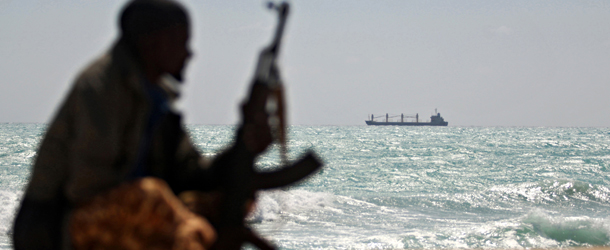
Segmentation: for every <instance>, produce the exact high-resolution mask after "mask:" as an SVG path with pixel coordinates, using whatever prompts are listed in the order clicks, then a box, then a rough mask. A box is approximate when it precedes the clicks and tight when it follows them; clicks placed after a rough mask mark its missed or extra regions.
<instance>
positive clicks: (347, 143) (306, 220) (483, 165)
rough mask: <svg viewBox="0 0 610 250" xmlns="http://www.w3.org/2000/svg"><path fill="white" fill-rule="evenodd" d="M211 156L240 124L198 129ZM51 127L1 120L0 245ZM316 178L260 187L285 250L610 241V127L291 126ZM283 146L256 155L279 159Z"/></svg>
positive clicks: (295, 148) (198, 140) (260, 228)
mask: <svg viewBox="0 0 610 250" xmlns="http://www.w3.org/2000/svg"><path fill="white" fill-rule="evenodd" d="M188 128H189V131H190V133H191V135H192V137H193V141H194V143H195V144H196V145H197V146H198V147H199V148H200V149H201V150H202V151H203V152H204V153H205V155H207V156H210V157H213V155H214V154H215V153H216V152H218V151H219V150H221V149H222V147H223V146H225V145H226V144H227V143H228V142H229V141H230V140H231V138H232V137H231V134H232V131H233V129H234V127H232V126H208V125H191V126H189V127H188ZM44 129H45V125H43V124H0V202H1V203H2V205H1V206H0V249H11V246H10V240H9V238H10V237H9V236H8V235H7V234H10V228H11V226H10V225H11V222H12V220H13V217H14V212H15V209H16V207H17V205H18V203H19V200H20V199H21V195H22V193H23V191H22V190H23V188H24V186H25V185H26V184H27V178H28V176H29V173H30V167H31V162H32V160H33V159H34V158H35V156H36V153H35V152H36V147H37V145H38V143H39V140H40V138H41V136H42V134H43V133H44ZM289 136H290V137H289V139H290V141H289V146H290V157H291V158H292V159H295V158H297V157H298V155H299V154H301V153H303V152H304V151H306V150H308V149H313V150H315V151H316V152H317V153H318V154H319V155H320V157H321V158H322V159H323V160H324V161H325V163H326V165H325V167H324V169H323V170H322V171H321V172H319V173H318V174H317V175H315V176H314V177H313V178H310V179H308V180H307V181H305V182H303V183H301V184H299V185H297V186H294V187H292V188H288V189H283V190H275V191H270V192H265V193H261V194H260V195H259V198H258V205H257V209H256V211H255V212H254V213H253V214H252V215H251V216H250V218H249V222H250V223H251V225H252V227H253V228H254V229H255V230H256V231H257V232H259V233H260V234H261V235H263V236H264V237H266V238H267V239H270V240H271V241H272V242H273V243H274V244H275V245H277V246H278V247H279V248H280V249H406V248H428V249H429V248H446V249H449V248H451V249H454V248H467V249H471V248H492V249H493V248H511V249H515V248H551V247H571V246H599V245H610V128H529V127H367V126H292V127H291V128H290V134H289ZM278 159H279V157H278V154H277V150H274V149H272V150H270V152H269V153H268V154H266V155H264V156H262V157H261V158H260V159H259V161H258V167H259V168H260V169H261V170H263V171H264V170H269V169H273V168H274V167H276V166H277V163H278V162H279V160H278Z"/></svg>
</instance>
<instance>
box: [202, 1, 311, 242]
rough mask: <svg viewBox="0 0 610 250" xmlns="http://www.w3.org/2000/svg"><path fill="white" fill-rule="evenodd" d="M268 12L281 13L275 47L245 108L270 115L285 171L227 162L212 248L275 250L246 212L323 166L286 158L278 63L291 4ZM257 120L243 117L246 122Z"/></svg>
mask: <svg viewBox="0 0 610 250" xmlns="http://www.w3.org/2000/svg"><path fill="white" fill-rule="evenodd" d="M269 8H271V9H274V10H276V11H277V13H278V17H279V22H278V26H277V29H276V31H275V36H274V38H273V40H272V41H271V44H270V45H269V46H267V47H265V48H264V49H263V50H262V51H261V53H260V55H259V59H258V65H257V67H256V72H255V75H254V79H253V83H252V86H251V89H250V96H249V97H248V100H247V101H246V102H245V104H244V106H243V107H242V108H244V116H247V115H248V114H251V113H252V112H245V110H246V109H258V110H267V114H268V115H269V123H270V125H271V127H272V132H273V133H274V134H275V135H274V138H275V140H276V141H277V142H278V143H279V145H280V158H281V164H282V165H283V167H282V168H280V169H278V170H275V171H271V172H258V171H256V170H255V167H254V161H253V160H252V159H250V160H249V159H242V158H239V159H227V161H230V162H231V164H228V165H229V166H230V167H229V168H230V169H229V170H228V174H227V179H226V180H225V181H224V183H225V184H224V185H225V186H224V188H223V189H224V198H223V199H222V201H221V205H220V210H221V211H220V218H219V220H218V222H217V223H214V222H213V224H215V227H216V229H217V231H218V240H217V241H216V243H215V244H214V246H213V247H212V248H213V249H223V250H224V249H230V250H237V249H240V248H241V246H242V244H243V243H245V242H250V243H252V244H253V245H254V246H256V247H258V248H259V249H262V250H272V249H275V248H274V247H273V246H271V245H270V244H269V243H268V242H267V241H265V240H264V239H262V238H261V237H259V236H258V235H256V234H255V232H253V231H252V230H250V229H249V228H248V227H247V226H246V225H245V217H246V216H247V211H246V209H245V207H247V204H248V203H249V202H250V201H252V200H253V199H254V197H255V194H256V192H257V191H259V190H266V189H274V188H281V187H286V186H289V185H291V184H295V183H297V182H299V181H301V180H303V179H304V178H305V177H307V176H309V175H311V174H313V173H314V172H316V171H317V170H318V169H319V168H320V167H321V166H322V163H321V161H320V160H318V158H317V156H316V155H315V153H314V152H313V151H308V152H307V153H305V155H304V156H302V157H301V159H300V160H297V161H296V162H293V163H292V164H289V163H288V159H287V156H286V153H287V149H286V123H285V117H286V115H285V109H284V94H283V93H284V89H283V84H282V81H281V78H280V72H279V69H278V67H277V64H276V59H277V57H278V54H279V51H280V43H281V39H282V34H283V32H284V26H285V24H286V18H287V17H288V13H289V5H288V3H286V2H282V3H280V4H273V3H269ZM248 119H255V118H252V117H244V120H248Z"/></svg>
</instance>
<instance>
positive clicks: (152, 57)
mask: <svg viewBox="0 0 610 250" xmlns="http://www.w3.org/2000/svg"><path fill="white" fill-rule="evenodd" d="M189 30H190V24H189V18H188V15H187V12H186V10H185V9H184V8H183V7H182V6H181V5H180V4H177V3H176V2H173V1H170V0H136V1H132V2H129V3H128V4H127V5H126V7H125V8H124V9H123V10H122V13H121V16H120V31H121V34H120V38H119V39H118V41H117V42H116V43H115V44H114V45H113V46H112V48H111V49H110V50H109V51H108V52H107V53H106V54H105V55H103V56H101V57H100V58H98V59H97V60H95V61H94V62H93V63H92V64H91V65H89V66H88V67H86V68H85V70H84V71H83V72H82V73H80V75H79V76H78V77H77V79H76V81H75V83H74V85H73V86H72V88H71V90H70V91H69V93H68V95H67V97H66V99H65V100H64V101H63V103H62V104H61V105H60V107H59V109H58V111H57V113H56V114H55V117H54V118H53V120H52V121H51V123H50V124H49V126H48V128H47V131H46V134H45V136H44V139H43V140H42V143H41V144H40V148H39V150H38V154H37V157H36V160H35V162H34V166H33V171H32V175H31V179H30V182H29V185H28V186H27V190H26V192H25V195H24V197H23V200H22V203H21V207H20V210H19V212H18V215H17V217H16V220H15V225H14V231H13V239H14V247H15V249H16V250H21V249H60V248H61V249H69V248H72V247H74V244H76V243H75V242H76V241H78V242H80V243H79V244H81V243H82V244H84V245H82V244H81V245H79V246H78V247H87V245H86V244H94V245H95V246H97V247H104V246H105V245H104V244H117V245H108V246H105V247H107V248H114V247H121V246H122V245H120V244H123V243H121V242H117V241H115V242H113V241H112V240H110V241H108V242H106V243H104V242H96V241H94V242H93V243H91V242H90V241H87V239H85V238H86V237H85V236H83V237H85V238H83V237H81V238H78V239H76V241H75V239H74V237H73V236H71V233H72V234H75V233H76V234H78V233H81V234H85V233H86V232H84V231H87V229H86V228H85V229H83V225H85V227H88V226H87V223H89V222H88V221H89V219H90V218H88V217H87V216H88V214H90V213H89V212H87V211H97V212H99V213H100V214H106V216H107V215H108V214H110V213H109V212H108V211H114V210H112V209H114V208H115V207H118V208H121V207H131V210H133V211H131V213H133V214H135V215H139V214H142V210H145V209H146V206H143V205H142V204H144V203H146V202H152V203H154V204H156V205H155V208H159V209H158V210H159V211H161V210H162V211H161V212H158V211H157V210H154V211H152V212H151V213H152V215H151V216H153V217H154V216H163V215H166V214H165V213H163V211H165V210H163V209H161V208H164V209H166V210H167V209H169V210H171V212H170V213H169V215H167V216H169V217H167V218H165V219H166V220H168V221H170V222H171V223H174V222H175V223H176V225H173V224H172V225H171V226H169V227H168V228H169V229H167V230H170V231H171V230H174V232H165V231H163V232H157V233H158V234H165V235H166V236H167V235H170V236H169V238H168V239H167V240H166V241H165V242H161V243H155V244H167V246H171V247H172V248H174V249H197V247H199V246H201V247H207V246H209V244H210V243H211V242H212V241H213V240H214V237H215V235H214V231H213V230H212V229H211V227H210V225H209V224H208V223H207V222H206V221H205V220H203V219H201V218H195V219H193V217H192V215H190V214H188V212H185V211H184V209H182V208H181V207H180V206H178V205H176V199H175V196H174V194H178V193H180V192H182V191H185V190H209V189H213V188H215V187H217V186H218V185H219V183H220V182H222V181H223V180H224V178H226V175H227V173H225V172H226V171H225V170H224V169H225V168H223V164H225V162H226V161H223V160H222V159H240V162H245V163H252V162H253V161H254V158H255V157H256V156H257V155H258V154H259V153H260V152H262V151H264V150H265V149H266V148H267V146H268V145H269V144H270V143H271V135H270V131H269V126H268V124H267V115H266V114H265V112H264V110H262V109H244V110H248V111H247V113H245V114H243V117H244V120H243V121H242V123H241V126H240V128H239V129H238V131H237V133H236V137H235V141H234V142H233V144H232V145H230V146H229V147H228V148H227V150H225V151H224V152H223V153H221V154H220V155H219V156H218V157H217V160H214V161H206V159H204V158H202V156H201V154H200V153H198V151H197V150H196V148H195V147H194V146H193V144H192V143H191V141H190V139H189V137H188V135H187V134H186V133H185V131H184V129H183V125H182V123H181V121H180V115H179V114H178V113H177V112H176V111H175V110H174V108H173V103H174V101H175V100H176V99H177V98H178V96H179V93H178V92H177V90H176V89H177V88H176V84H179V83H178V82H179V81H182V75H183V70H184V68H185V65H186V63H187V61H188V59H189V57H190V56H191V51H190V49H189V36H190V32H189ZM151 177H153V178H151ZM165 183H167V185H166V184H165ZM170 189H171V192H170V191H169V190H170ZM134 193H135V194H139V196H138V197H140V198H141V199H140V200H138V202H141V203H142V204H135V203H134V202H136V201H135V200H137V199H132V198H130V196H129V194H134ZM142 197H143V198H142ZM132 203H134V204H132ZM152 203H151V204H152ZM159 204H161V205H159ZM75 211H77V212H78V211H80V212H79V216H77V217H76V219H75V217H74V213H75ZM82 211H85V212H82ZM115 212H116V211H115ZM117 214H118V215H116V216H122V215H121V214H123V212H122V211H119V212H117ZM185 214H186V215H185ZM81 215H82V216H81ZM172 216H173V217H172ZM102 217H103V216H102ZM111 217H113V216H111ZM132 217H133V216H132V215H131V214H127V215H126V218H132ZM153 217H151V218H153ZM170 217H171V218H170ZM96 218H97V217H96ZM154 218H156V217H154ZM168 218H169V219H168ZM97 219H100V218H97ZM97 219H95V220H97ZM106 219H108V218H101V219H100V220H102V221H95V222H94V223H93V224H95V223H98V224H100V223H101V224H103V223H106V222H104V221H103V220H106ZM110 219H112V218H110ZM114 219H119V217H114ZM91 220H94V219H91ZM174 220H175V221H174ZM75 221H76V222H75ZM147 222H148V223H153V222H154V221H152V219H148V220H147ZM123 223H124V224H127V223H128V222H127V221H123ZM133 223H139V222H133ZM171 223H170V224H171ZM151 225H152V224H151ZM151 227H152V226H151ZM159 228H160V227H157V228H156V229H158V230H161V229H159ZM77 229H78V231H79V232H74V230H77ZM71 230H72V232H71ZM96 230H97V229H96ZM100 230H101V229H100ZM103 230H110V231H112V230H111V229H103ZM121 230H126V229H124V228H123V229H116V230H114V231H117V232H128V231H121ZM141 230H148V229H146V228H144V229H141ZM164 230H165V229H164ZM81 231H82V232H81ZM93 233H95V232H93ZM180 233H182V234H183V235H182V236H180V235H179V234H180ZM142 234H143V235H140V237H150V235H156V234H155V233H153V234H149V236H146V235H147V234H144V233H142ZM171 235H178V236H176V237H177V238H179V239H178V240H175V239H172V237H171ZM108 237H111V236H108ZM112 237H123V236H121V235H119V236H112ZM124 237H127V236H124ZM159 237H161V236H159ZM163 237H165V236H163ZM180 237H182V238H180ZM198 237H199V238H198ZM136 238H137V237H136ZM81 240H82V241H81ZM172 240H173V241H172ZM178 241H181V242H178ZM78 242H77V243H78ZM83 242H84V243H83ZM87 242H88V243H87ZM124 244H128V242H127V243H124ZM180 244H182V245H180ZM189 244H190V245H189ZM177 245H180V246H177ZM134 246H135V245H134ZM162 246H164V245H157V246H156V247H159V248H163V247H162ZM122 247H125V246H122ZM140 247H142V248H147V247H150V246H147V245H145V244H144V245H140Z"/></svg>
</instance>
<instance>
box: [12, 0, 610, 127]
mask: <svg viewBox="0 0 610 250" xmlns="http://www.w3.org/2000/svg"><path fill="white" fill-rule="evenodd" d="M182 2H183V3H184V4H185V5H186V6H187V7H188V9H189V10H190V14H191V17H192V20H193V33H194V34H193V40H192V43H191V46H192V48H193V50H194V51H195V53H196V56H195V58H194V59H193V60H192V61H191V62H190V64H189V66H188V68H187V71H188V73H187V75H186V76H187V78H186V82H185V85H184V95H183V108H184V113H185V117H186V121H187V123H190V124H235V123H237V122H238V118H239V116H238V113H237V110H238V108H237V107H238V103H239V102H240V101H241V100H242V99H243V97H244V96H245V95H246V90H247V89H246V86H247V84H248V83H249V82H250V78H251V76H252V72H253V70H254V67H255V61H256V57H257V55H258V53H259V50H260V49H261V48H262V47H263V46H265V45H266V44H267V43H268V42H269V40H270V38H271V36H272V32H273V29H274V27H275V22H276V16H275V14H274V13H272V12H270V11H268V10H267V9H265V8H264V4H265V1H259V0H251V1H226V0H217V1H207V0H188V1H187V0H184V1H182ZM124 3H125V1H118V0H112V1H111V0H87V1H85V0H26V1H22V0H0V77H1V80H0V88H1V91H0V107H1V108H0V122H48V121H49V120H50V119H51V117H52V115H53V113H54V111H55V109H56V108H57V106H58V105H59V103H60V102H61V100H62V99H63V98H64V95H65V94H66V91H67V90H68V88H69V86H70V85H71V83H72V81H73V79H74V78H75V77H76V75H77V74H78V72H79V71H80V70H81V69H83V68H84V67H85V65H86V64H88V63H89V62H91V61H92V60H93V59H94V58H95V57H97V56H99V55H101V54H102V53H104V51H106V50H108V48H110V46H111V44H112V43H113V42H114V40H115V39H116V38H117V28H116V27H117V17H118V13H119V10H120V8H121V6H122V5H123V4H124ZM291 7H292V9H291V10H292V12H291V15H290V17H289V21H288V24H287V27H286V37H285V40H284V44H283V47H282V55H281V61H280V67H281V69H282V70H283V76H284V81H285V83H286V88H287V89H288V111H289V118H290V119H289V121H290V123H291V124H295V125H364V120H365V119H367V116H369V115H370V114H371V113H373V114H375V115H382V114H385V113H390V114H400V113H404V114H405V115H407V114H409V115H410V114H415V113H419V115H420V117H423V118H427V117H429V115H430V114H432V113H433V112H434V109H435V108H437V109H438V111H439V112H440V113H441V114H442V116H443V117H444V118H445V120H447V121H449V126H601V127H610V98H609V96H610V1H608V0H569V1H568V0H553V1H550V0H544V1H543V0H500V1H496V0H442V1H440V0H439V1H430V0H419V1H416V0H393V1H390V0H387V1H382V0H325V1H322V0H293V1H291Z"/></svg>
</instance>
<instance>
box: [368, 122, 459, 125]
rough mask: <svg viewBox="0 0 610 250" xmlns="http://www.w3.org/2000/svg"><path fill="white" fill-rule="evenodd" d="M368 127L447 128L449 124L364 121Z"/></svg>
mask: <svg viewBox="0 0 610 250" xmlns="http://www.w3.org/2000/svg"><path fill="white" fill-rule="evenodd" d="M364 122H366V125H372V126H447V125H449V122H440V123H431V122H376V121H364Z"/></svg>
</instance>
